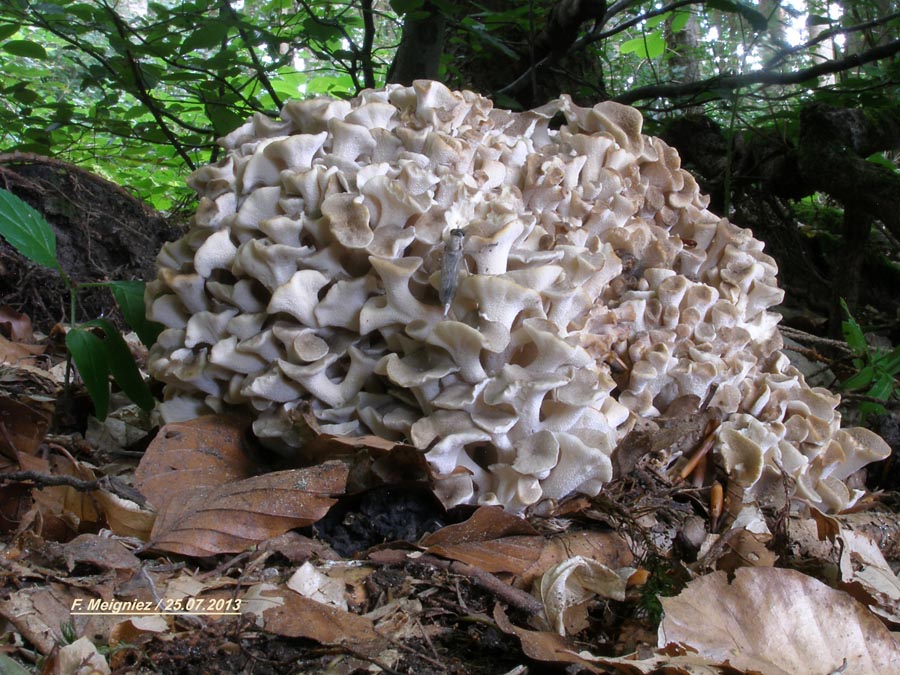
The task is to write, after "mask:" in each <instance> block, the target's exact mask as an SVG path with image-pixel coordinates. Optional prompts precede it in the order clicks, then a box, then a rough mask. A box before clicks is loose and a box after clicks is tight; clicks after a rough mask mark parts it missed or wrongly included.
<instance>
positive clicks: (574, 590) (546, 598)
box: [540, 556, 634, 635]
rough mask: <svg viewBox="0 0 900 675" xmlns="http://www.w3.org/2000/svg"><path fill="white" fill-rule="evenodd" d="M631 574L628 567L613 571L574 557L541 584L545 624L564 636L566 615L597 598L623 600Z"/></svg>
mask: <svg viewBox="0 0 900 675" xmlns="http://www.w3.org/2000/svg"><path fill="white" fill-rule="evenodd" d="M633 572H634V569H633V568H631V567H626V568H623V569H622V570H620V571H618V572H617V571H615V570H612V569H610V568H609V567H607V566H606V565H604V564H603V563H600V562H597V561H596V560H591V559H590V558H584V557H582V556H575V557H574V558H569V559H568V560H566V561H564V562H561V563H560V564H559V565H556V566H555V567H552V568H551V569H549V570H547V572H546V573H545V574H544V576H543V577H541V582H540V597H541V601H542V602H543V603H544V614H545V615H546V617H547V622H548V623H549V624H550V626H551V627H552V628H553V629H554V630H555V631H556V632H557V633H559V634H560V635H565V634H566V624H567V617H566V613H567V612H568V611H569V610H570V609H571V608H573V607H575V606H576V605H581V603H583V602H584V601H585V600H589V599H591V598H593V597H594V596H595V595H599V596H600V597H603V598H611V599H612V600H624V599H625V584H626V582H627V581H628V577H630V576H631V574H632V573H633Z"/></svg>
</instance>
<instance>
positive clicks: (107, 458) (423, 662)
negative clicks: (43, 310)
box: [0, 310, 900, 675]
mask: <svg viewBox="0 0 900 675" xmlns="http://www.w3.org/2000/svg"><path fill="white" fill-rule="evenodd" d="M25 319H27V317H25V318H24V319H23V317H22V316H21V315H17V314H16V313H14V312H11V311H9V310H0V328H3V330H4V332H5V338H4V339H5V340H7V342H10V343H11V344H14V345H24V346H25V348H24V351H23V348H20V347H13V348H6V349H5V351H3V350H0V432H2V433H0V461H3V462H4V463H5V464H4V466H3V471H4V474H3V478H4V480H3V483H2V485H0V496H2V509H0V516H2V519H0V525H2V528H3V533H4V538H3V547H2V550H0V574H2V580H3V591H4V592H3V596H2V602H0V615H2V616H3V617H4V619H5V620H6V622H7V626H8V628H9V630H8V631H7V640H6V642H5V648H4V652H5V655H4V658H9V657H12V658H11V659H9V660H10V662H11V663H13V664H15V665H16V667H19V666H23V667H24V668H26V670H25V672H36V671H35V670H34V667H35V664H37V663H38V662H40V663H41V664H42V668H41V672H42V673H59V674H61V675H62V674H68V673H76V672H87V671H86V670H84V669H85V668H88V669H90V670H92V672H97V673H106V672H110V673H144V672H147V673H149V672H156V673H188V672H199V669H202V670H203V671H204V672H210V673H230V672H271V673H282V672H284V673H302V672H309V673H336V674H337V673H348V674H350V673H364V672H386V673H398V672H402V673H413V672H414V673H422V674H425V675H430V674H432V673H473V674H475V675H477V674H478V673H491V674H492V675H493V674H497V673H516V674H517V675H521V674H522V673H528V672H535V673H536V672H543V668H545V667H546V666H547V665H548V664H549V665H554V666H556V667H558V668H561V669H564V670H566V672H571V673H628V674H632V673H688V674H705V673H763V674H764V675H781V674H782V673H798V674H800V675H805V674H806V673H810V675H813V674H815V675H819V674H824V673H837V672H848V673H849V672H853V673H870V672H871V673H876V672H877V673H889V674H890V673H895V672H900V665H898V664H900V647H898V643H897V641H896V638H895V636H894V635H893V634H892V633H891V630H896V628H897V627H898V626H900V582H898V579H897V576H896V574H895V573H894V568H892V567H891V564H892V562H894V563H896V561H895V558H896V557H897V556H896V555H895V556H894V557H892V558H887V557H886V556H885V555H884V552H891V553H895V552H896V551H897V550H898V549H900V545H898V541H900V537H898V536H896V535H895V534H893V533H896V532H898V531H900V526H898V525H897V519H896V517H895V516H894V515H893V514H891V513H890V512H889V511H885V510H884V509H882V510H881V511H878V512H875V513H872V512H869V513H861V514H860V513H857V514H844V515H839V516H824V515H822V514H819V513H817V512H814V511H813V512H804V511H803V510H802V509H794V510H793V511H788V510H784V509H782V510H772V509H762V510H760V509H758V508H757V509H755V510H747V509H744V510H740V509H737V508H735V507H734V503H733V502H732V503H731V504H729V501H728V497H727V495H726V500H725V509H724V515H723V516H722V517H721V518H718V517H717V516H716V515H715V514H714V513H712V511H713V510H714V504H713V503H711V502H710V499H709V498H710V494H711V493H710V488H709V487H708V482H707V483H705V484H702V485H693V484H691V482H690V481H682V480H679V479H678V477H677V476H675V477H674V478H673V477H670V476H669V475H666V474H665V473H664V472H661V471H660V470H659V467H658V466H656V465H655V464H654V463H653V461H652V459H653V456H654V455H656V454H657V452H658V451H660V450H661V449H664V448H663V447H662V446H667V447H669V446H675V445H677V446H678V448H679V449H680V450H681V452H682V454H685V455H687V454H689V451H691V449H692V448H695V447H696V446H697V442H699V441H700V440H702V438H703V434H704V433H705V430H706V428H707V426H708V425H709V424H710V421H709V420H706V419H700V417H698V416H697V415H695V414H692V413H690V412H688V413H686V414H685V415H683V416H676V417H674V418H673V419H671V420H661V421H660V424H659V426H660V428H661V429H662V430H663V431H665V432H666V433H664V434H658V435H656V436H649V435H648V434H647V433H645V432H640V433H637V434H636V435H635V436H633V437H632V438H631V439H630V440H629V441H628V442H627V443H623V445H622V448H621V450H620V451H619V452H620V456H619V457H617V467H618V468H619V470H620V473H621V475H619V477H618V479H617V480H616V481H614V482H613V483H611V484H610V485H609V486H607V488H606V489H605V490H604V492H603V493H601V495H599V496H598V497H597V498H586V497H576V498H573V499H571V500H568V501H566V502H563V503H561V504H559V505H556V506H555V508H553V509H551V510H550V512H548V513H546V514H544V516H543V517H536V516H532V517H530V518H528V519H523V518H519V517H516V516H512V515H510V514H507V513H505V512H503V511H502V510H501V509H499V508H497V507H479V508H473V507H458V508H456V509H454V510H452V511H450V512H446V511H444V510H443V508H442V507H441V506H440V504H439V502H438V501H437V500H436V499H435V498H434V496H433V494H432V493H431V492H430V489H429V487H430V483H429V479H430V475H429V473H428V467H427V465H426V464H425V463H424V462H423V461H422V458H421V454H420V453H417V452H410V450H409V448H407V447H406V446H403V445H401V444H395V443H391V442H387V441H384V440H383V439H377V438H367V437H366V438H359V439H342V438H338V437H330V436H327V435H323V434H320V433H319V432H318V430H317V429H316V428H315V426H314V424H310V425H309V433H310V435H311V436H310V438H311V441H312V447H314V448H315V450H316V453H317V454H318V456H320V457H332V458H334V457H339V458H340V459H331V460H329V461H319V462H316V463H312V464H309V465H306V466H304V465H290V464H285V462H284V461H283V460H280V459H279V458H276V457H272V456H271V455H268V454H267V453H265V451H263V450H262V449H261V448H260V447H259V446H258V445H257V444H256V443H255V442H254V440H253V438H252V437H251V435H250V434H249V433H248V427H247V424H246V422H245V421H243V420H239V419H228V418H224V417H215V416H212V417H206V418H201V419H198V420H194V421H192V422H188V423H183V424H176V425H169V426H166V427H163V428H161V429H153V428H152V423H151V422H150V420H149V418H147V417H146V415H145V414H144V413H141V412H140V411H138V412H135V413H133V414H127V413H123V412H122V411H123V410H124V409H123V408H122V406H121V405H120V404H118V403H117V402H116V401H117V397H116V395H115V394H113V397H112V399H111V401H112V407H113V408H115V409H114V410H112V411H111V415H110V417H109V418H108V419H107V420H106V421H104V422H103V423H98V422H97V421H96V420H93V419H91V420H90V428H91V431H90V433H89V434H88V436H87V438H88V439H90V441H87V440H85V437H84V436H82V434H81V432H78V431H71V430H67V429H66V428H65V426H64V425H61V422H60V415H59V411H60V405H59V402H58V401H57V397H60V396H63V391H64V387H63V383H62V382H61V381H60V380H59V379H58V378H59V376H60V373H61V372H62V369H60V368H59V367H57V366H55V365H54V364H53V356H52V355H46V354H45V353H46V352H47V349H46V345H36V344H35V339H34V337H33V335H32V333H31V331H30V326H29V325H28V324H27V321H25ZM26 354H27V356H26ZM72 393H73V392H72V391H71V390H70V391H69V393H68V394H67V395H68V396H71V394H72ZM60 400H61V399H60ZM77 400H78V399H77V394H76V398H75V399H69V402H68V403H67V404H66V406H64V407H63V409H65V410H67V411H68V412H67V415H75V416H76V418H79V419H81V420H82V423H81V424H80V427H81V429H82V430H84V429H85V428H86V427H87V426H88V420H87V419H86V417H85V414H84V412H85V411H84V409H83V408H82V409H81V410H82V411H81V412H78V410H79V408H78V406H77V405H75V406H72V403H73V402H76V401H77ZM81 400H82V401H83V400H84V399H81ZM54 412H56V414H55V415H54ZM79 416H80V417H79ZM694 454H697V453H694ZM692 458H694V457H693V455H692ZM697 461H698V462H700V461H702V458H697ZM873 503H874V502H873ZM717 521H721V522H717ZM86 608H93V609H94V610H95V611H92V612H85V611H83V610H85V609H86ZM104 608H106V609H109V608H115V609H116V610H117V611H103V610H104ZM145 608H150V609H149V610H147V609H145ZM4 668H5V667H4ZM7 670H8V669H7ZM10 672H15V671H14V670H11V671H10Z"/></svg>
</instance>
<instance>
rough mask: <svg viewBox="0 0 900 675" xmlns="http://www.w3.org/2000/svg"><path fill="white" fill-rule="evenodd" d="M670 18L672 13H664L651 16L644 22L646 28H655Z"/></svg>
mask: <svg viewBox="0 0 900 675" xmlns="http://www.w3.org/2000/svg"><path fill="white" fill-rule="evenodd" d="M671 16H672V12H664V13H663V14H657V15H656V16H651V17H650V18H649V19H647V21H646V26H647V28H656V27H657V26H659V25H660V24H661V23H663V22H665V21H667V20H668V19H669V17H671Z"/></svg>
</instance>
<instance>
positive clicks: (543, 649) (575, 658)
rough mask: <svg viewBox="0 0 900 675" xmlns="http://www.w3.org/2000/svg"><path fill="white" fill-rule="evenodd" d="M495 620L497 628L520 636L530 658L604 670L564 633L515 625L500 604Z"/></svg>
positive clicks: (587, 668)
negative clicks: (559, 633) (578, 648)
mask: <svg viewBox="0 0 900 675" xmlns="http://www.w3.org/2000/svg"><path fill="white" fill-rule="evenodd" d="M494 621H496V622H497V628H499V629H500V630H502V631H503V632H504V633H506V634H507V635H515V636H516V637H517V638H519V640H520V642H521V643H522V651H523V652H524V653H525V655H526V656H527V657H528V658H531V659H534V660H535V661H547V662H550V663H575V664H577V665H579V666H581V668H583V669H584V670H587V671H589V672H592V673H602V672H603V671H602V670H600V669H599V668H598V667H597V666H595V665H594V664H593V663H591V662H590V661H588V660H587V659H585V658H583V657H582V656H581V655H579V653H578V650H577V649H576V648H575V645H573V644H572V643H571V642H569V640H567V639H566V638H564V637H563V636H562V635H557V634H556V633H551V632H550V631H537V630H528V629H526V628H519V627H518V626H514V625H513V624H512V623H511V622H510V620H509V617H507V616H506V612H504V611H503V608H502V607H501V606H500V605H499V604H497V605H495V606H494Z"/></svg>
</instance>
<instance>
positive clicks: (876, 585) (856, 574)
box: [838, 528, 900, 623]
mask: <svg viewBox="0 0 900 675" xmlns="http://www.w3.org/2000/svg"><path fill="white" fill-rule="evenodd" d="M838 537H839V538H840V540H841V541H842V542H843V546H842V547H841V562H840V570H841V581H842V582H843V587H844V590H846V591H847V592H848V593H850V594H851V595H852V596H853V597H855V598H857V599H858V600H860V601H861V602H864V603H865V604H866V605H868V607H869V609H870V610H871V611H872V612H874V613H875V614H877V615H878V616H881V617H884V618H885V619H888V620H889V621H891V622H893V623H900V579H898V578H897V575H896V574H894V572H893V571H892V570H891V567H890V565H889V564H888V562H887V560H885V558H884V555H883V554H882V553H881V551H880V550H879V549H878V546H876V545H875V542H873V541H872V540H871V539H869V537H867V536H866V535H864V534H861V533H859V532H854V531H853V530H849V529H844V528H840V531H839V534H838Z"/></svg>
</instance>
